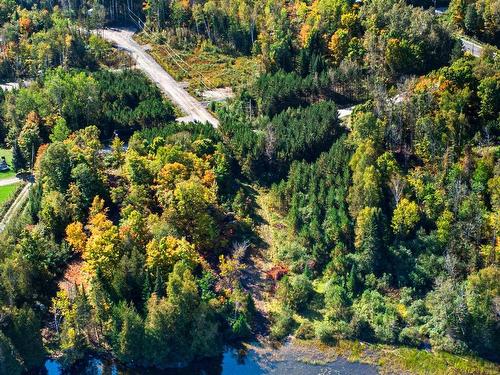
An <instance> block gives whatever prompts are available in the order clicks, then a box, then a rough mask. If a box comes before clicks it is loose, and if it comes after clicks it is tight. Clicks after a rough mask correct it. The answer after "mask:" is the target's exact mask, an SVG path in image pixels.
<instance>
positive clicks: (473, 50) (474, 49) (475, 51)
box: [460, 38, 483, 57]
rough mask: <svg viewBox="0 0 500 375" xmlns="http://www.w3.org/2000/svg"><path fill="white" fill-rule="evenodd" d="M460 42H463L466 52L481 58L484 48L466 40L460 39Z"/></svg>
mask: <svg viewBox="0 0 500 375" xmlns="http://www.w3.org/2000/svg"><path fill="white" fill-rule="evenodd" d="M460 40H461V41H462V48H463V50H464V51H465V52H469V53H470V54H471V55H472V56H475V57H481V53H482V52H483V46H481V45H479V44H477V43H474V42H472V41H470V40H467V39H464V38H460Z"/></svg>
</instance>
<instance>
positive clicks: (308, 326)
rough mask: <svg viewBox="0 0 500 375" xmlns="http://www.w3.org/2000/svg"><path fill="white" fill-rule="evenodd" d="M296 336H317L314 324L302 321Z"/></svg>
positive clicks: (304, 338)
mask: <svg viewBox="0 0 500 375" xmlns="http://www.w3.org/2000/svg"><path fill="white" fill-rule="evenodd" d="M295 337H296V338H298V339H302V340H312V339H313V338H315V337H316V334H315V332H314V326H313V324H312V323H311V322H304V323H302V324H301V325H300V326H299V328H297V330H296V331H295Z"/></svg>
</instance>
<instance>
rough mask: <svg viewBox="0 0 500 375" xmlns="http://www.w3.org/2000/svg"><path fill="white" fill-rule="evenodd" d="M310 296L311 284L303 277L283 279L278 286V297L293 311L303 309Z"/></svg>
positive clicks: (311, 292) (296, 276) (295, 276)
mask: <svg viewBox="0 0 500 375" xmlns="http://www.w3.org/2000/svg"><path fill="white" fill-rule="evenodd" d="M312 295H313V287H312V283H311V281H310V280H309V279H308V278H307V277H306V276H305V275H294V276H290V277H284V278H283V279H282V280H281V282H280V284H279V286H278V297H279V298H280V299H281V301H283V304H284V305H285V306H286V307H288V308H290V309H292V310H294V311H300V310H302V309H304V308H305V307H306V305H307V303H308V302H309V301H310V300H311V297H312Z"/></svg>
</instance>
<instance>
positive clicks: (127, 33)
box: [98, 29, 219, 127]
mask: <svg viewBox="0 0 500 375" xmlns="http://www.w3.org/2000/svg"><path fill="white" fill-rule="evenodd" d="M98 32H99V34H100V35H101V36H102V37H103V38H105V39H107V40H108V41H110V42H111V43H113V44H115V45H116V46H117V47H119V48H121V49H123V50H125V51H127V52H128V53H130V54H131V56H132V57H133V58H134V60H135V61H136V63H137V66H138V67H139V68H140V69H141V70H142V71H143V72H144V73H146V74H147V75H148V76H149V78H151V80H152V81H154V82H155V83H156V84H157V85H158V87H159V88H160V89H161V90H162V91H163V92H164V93H165V94H166V95H167V96H168V97H169V98H170V100H172V102H173V103H174V104H176V105H177V106H178V107H179V108H180V109H181V110H182V111H183V112H184V113H185V114H186V116H185V117H182V118H180V119H179V120H180V121H193V120H195V121H199V122H209V123H210V124H212V126H213V127H217V126H218V125H219V121H217V119H216V118H215V117H214V116H212V115H211V114H210V112H208V111H207V110H206V109H205V108H204V107H203V106H202V105H201V103H200V102H198V101H197V100H196V99H195V98H193V97H192V96H191V95H190V94H189V93H188V92H187V91H186V90H184V89H183V88H182V87H181V86H180V85H179V83H178V82H177V81H176V80H175V79H173V78H172V76H171V75H170V74H168V73H167V72H166V71H165V70H164V69H163V68H162V67H161V65H160V64H158V63H157V62H156V61H155V60H154V59H153V58H152V57H151V56H150V55H149V54H148V53H147V52H146V51H145V50H144V48H143V47H142V46H141V45H139V44H138V43H137V42H136V41H134V40H133V39H132V35H133V34H134V31H133V30H128V29H101V30H99V31H98Z"/></svg>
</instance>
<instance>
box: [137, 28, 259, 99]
mask: <svg viewBox="0 0 500 375" xmlns="http://www.w3.org/2000/svg"><path fill="white" fill-rule="evenodd" d="M136 39H137V41H138V42H139V43H143V44H146V43H147V44H149V45H150V46H151V52H150V53H151V55H152V56H153V57H154V58H155V60H156V61H158V63H159V64H160V65H162V66H163V68H164V69H165V70H166V71H167V72H168V73H169V74H170V75H171V76H172V77H174V79H175V80H177V81H184V82H188V83H189V87H188V90H189V91H190V92H191V93H193V94H195V95H197V94H198V93H199V92H200V91H203V89H204V87H202V84H201V83H200V77H203V81H204V82H205V84H206V85H207V86H208V87H209V88H210V89H214V88H221V87H231V88H232V89H233V90H237V89H238V88H240V87H242V86H244V85H245V86H246V85H248V84H249V82H252V81H253V80H255V79H256V78H257V77H258V75H259V72H260V71H261V65H260V62H259V60H258V58H256V57H253V56H230V55H227V54H224V53H222V52H221V51H219V50H218V49H217V48H216V47H214V46H213V45H211V44H209V43H204V42H202V43H201V44H199V45H198V46H197V47H196V48H194V49H188V50H179V49H176V50H175V52H176V53H177V54H178V55H179V56H180V57H181V58H182V60H183V61H185V62H186V63H187V64H188V65H189V68H187V69H186V70H185V71H184V70H182V69H181V68H179V66H178V65H176V63H175V62H174V61H173V60H172V59H171V58H170V57H169V55H168V53H167V52H166V51H165V48H162V46H161V44H160V45H159V44H155V43H154V42H152V41H151V40H149V39H145V37H144V35H139V36H137V38H136Z"/></svg>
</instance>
